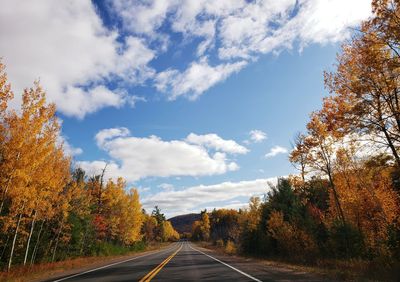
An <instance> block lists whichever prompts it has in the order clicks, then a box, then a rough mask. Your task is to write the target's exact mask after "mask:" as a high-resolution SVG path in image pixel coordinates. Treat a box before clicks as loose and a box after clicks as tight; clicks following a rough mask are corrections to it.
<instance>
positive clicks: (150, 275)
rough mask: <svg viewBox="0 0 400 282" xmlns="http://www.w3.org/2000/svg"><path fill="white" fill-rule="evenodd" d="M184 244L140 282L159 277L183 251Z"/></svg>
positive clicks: (147, 281)
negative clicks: (167, 265) (166, 266)
mask: <svg viewBox="0 0 400 282" xmlns="http://www.w3.org/2000/svg"><path fill="white" fill-rule="evenodd" d="M182 246H183V244H181V246H180V247H179V248H178V249H177V250H176V251H175V252H174V253H173V254H172V255H170V256H169V257H167V258H166V259H165V260H164V261H163V262H162V263H160V264H159V265H158V266H157V267H156V268H154V269H153V270H152V271H150V272H149V273H147V275H146V276H144V277H143V278H142V279H140V280H139V282H149V281H151V279H153V278H154V276H156V275H157V273H158V272H160V270H161V269H162V268H163V267H164V266H165V265H166V264H167V263H168V262H169V261H170V260H171V259H172V258H173V257H174V256H175V255H176V254H177V253H178V252H179V251H180V250H181V249H182Z"/></svg>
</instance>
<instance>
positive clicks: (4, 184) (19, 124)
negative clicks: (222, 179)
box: [0, 64, 179, 269]
mask: <svg viewBox="0 0 400 282" xmlns="http://www.w3.org/2000/svg"><path fill="white" fill-rule="evenodd" d="M13 96H14V94H13V92H12V90H11V86H10V84H9V83H8V82H7V75H6V72H5V67H4V65H2V64H0V201H1V203H0V230H1V232H0V268H1V269H11V268H12V267H13V265H24V266H29V265H33V264H35V263H39V262H54V261H58V260H65V259H68V258H75V257H81V256H85V257H86V256H98V255H112V254H114V255H115V254H122V253H126V252H129V251H134V250H142V249H144V247H145V245H146V244H148V243H149V242H166V241H170V240H177V239H179V234H178V233H177V232H176V231H175V230H174V229H173V227H172V225H171V223H170V222H169V221H167V220H166V219H165V216H164V214H162V213H161V211H160V209H159V208H158V207H156V208H155V209H154V211H153V212H152V214H146V212H145V211H144V210H143V209H142V206H141V203H140V199H139V194H138V191H137V190H136V189H134V188H132V189H128V187H127V184H126V182H125V180H124V179H122V178H118V179H117V180H112V179H108V180H106V179H104V177H103V174H104V171H103V174H102V175H94V176H88V175H86V174H85V172H84V171H83V170H82V169H79V168H72V165H71V159H70V157H68V156H66V155H65V154H64V150H63V144H62V143H60V141H59V136H60V124H59V121H58V118H57V116H56V108H55V106H54V105H53V104H47V103H46V95H45V92H44V91H43V89H42V88H41V86H40V85H39V83H35V85H34V87H32V88H30V89H26V90H25V91H24V93H23V95H22V105H21V109H20V112H19V113H17V112H16V111H14V110H11V109H9V107H8V103H9V101H10V100H11V99H12V98H13ZM105 169H106V168H105Z"/></svg>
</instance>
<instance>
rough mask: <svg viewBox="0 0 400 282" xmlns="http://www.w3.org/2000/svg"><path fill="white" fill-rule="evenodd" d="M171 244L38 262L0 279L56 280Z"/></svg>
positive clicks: (162, 248)
mask: <svg viewBox="0 0 400 282" xmlns="http://www.w3.org/2000/svg"><path fill="white" fill-rule="evenodd" d="M170 246H171V244H161V245H155V246H150V247H149V248H147V249H146V250H144V251H139V252H134V253H130V254H126V255H119V256H104V257H84V258H76V259H71V260H67V261H60V262H56V263H51V264H50V263H49V264H38V265H35V266H34V267H33V270H29V269H27V268H21V269H16V270H15V273H13V275H12V276H10V277H5V276H4V277H2V276H0V281H21V282H23V281H33V282H38V281H46V280H56V279H58V278H60V277H65V276H70V275H74V274H77V273H81V272H85V271H89V270H91V269H95V268H100V267H104V266H107V265H109V264H115V263H120V262H123V261H125V260H128V259H134V258H135V257H139V256H144V255H147V254H152V253H155V252H158V251H161V250H164V249H167V248H168V247H170Z"/></svg>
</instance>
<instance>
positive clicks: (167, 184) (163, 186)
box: [158, 183, 174, 191]
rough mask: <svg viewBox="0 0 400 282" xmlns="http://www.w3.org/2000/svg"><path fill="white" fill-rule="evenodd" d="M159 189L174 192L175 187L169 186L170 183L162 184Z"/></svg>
mask: <svg viewBox="0 0 400 282" xmlns="http://www.w3.org/2000/svg"><path fill="white" fill-rule="evenodd" d="M158 187H160V188H161V189H163V190H164V191H173V190H174V185H172V184H169V183H161V184H160V185H158Z"/></svg>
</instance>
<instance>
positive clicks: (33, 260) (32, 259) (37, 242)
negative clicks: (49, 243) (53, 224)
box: [31, 220, 45, 265]
mask: <svg viewBox="0 0 400 282" xmlns="http://www.w3.org/2000/svg"><path fill="white" fill-rule="evenodd" d="M44 223H45V220H43V221H42V224H41V225H40V229H39V233H38V237H37V239H36V244H35V247H34V248H33V252H32V256H31V265H33V263H34V262H35V259H36V253H37V250H38V248H39V242H40V236H41V235H42V230H43V225H44Z"/></svg>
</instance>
